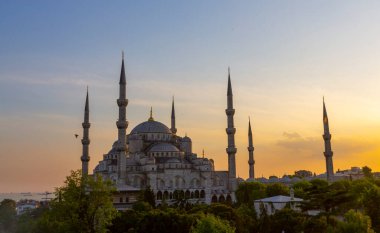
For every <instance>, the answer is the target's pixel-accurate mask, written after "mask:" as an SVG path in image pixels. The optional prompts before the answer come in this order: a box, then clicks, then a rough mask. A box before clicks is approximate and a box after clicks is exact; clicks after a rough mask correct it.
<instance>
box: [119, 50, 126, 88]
mask: <svg viewBox="0 0 380 233" xmlns="http://www.w3.org/2000/svg"><path fill="white" fill-rule="evenodd" d="M121 59H122V61H121V72H120V81H119V84H125V83H126V81H125V68H124V51H122V52H121Z"/></svg>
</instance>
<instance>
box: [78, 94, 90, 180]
mask: <svg viewBox="0 0 380 233" xmlns="http://www.w3.org/2000/svg"><path fill="white" fill-rule="evenodd" d="M90 126H91V124H90V108H89V105H88V88H87V94H86V105H85V107H84V121H83V123H82V127H83V138H82V156H81V157H80V160H81V161H82V177H85V176H87V175H88V162H89V161H90V156H88V146H89V145H90V138H89V129H90Z"/></svg>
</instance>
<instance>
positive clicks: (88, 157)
mask: <svg viewBox="0 0 380 233" xmlns="http://www.w3.org/2000/svg"><path fill="white" fill-rule="evenodd" d="M80 160H81V161H82V162H89V161H90V156H85V155H82V156H81V157H80Z"/></svg>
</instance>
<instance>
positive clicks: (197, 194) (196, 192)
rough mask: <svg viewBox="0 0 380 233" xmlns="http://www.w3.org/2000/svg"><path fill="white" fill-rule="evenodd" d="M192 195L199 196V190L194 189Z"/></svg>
mask: <svg viewBox="0 0 380 233" xmlns="http://www.w3.org/2000/svg"><path fill="white" fill-rule="evenodd" d="M194 197H195V198H199V191H198V190H195V193H194Z"/></svg>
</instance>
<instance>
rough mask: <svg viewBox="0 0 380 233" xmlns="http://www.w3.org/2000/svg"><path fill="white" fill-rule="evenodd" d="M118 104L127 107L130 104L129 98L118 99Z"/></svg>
mask: <svg viewBox="0 0 380 233" xmlns="http://www.w3.org/2000/svg"><path fill="white" fill-rule="evenodd" d="M117 105H118V106H119V107H126V106H127V105H128V99H117Z"/></svg>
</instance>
